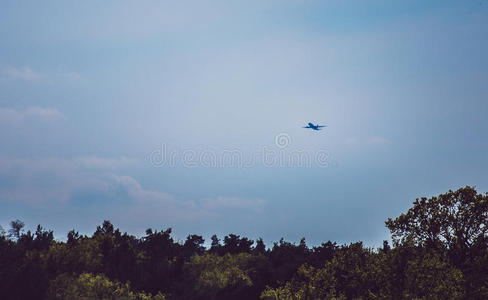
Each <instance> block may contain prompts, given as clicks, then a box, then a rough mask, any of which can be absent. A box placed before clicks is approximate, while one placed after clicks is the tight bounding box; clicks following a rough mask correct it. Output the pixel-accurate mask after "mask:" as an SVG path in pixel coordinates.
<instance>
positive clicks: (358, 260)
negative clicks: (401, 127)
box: [0, 186, 488, 300]
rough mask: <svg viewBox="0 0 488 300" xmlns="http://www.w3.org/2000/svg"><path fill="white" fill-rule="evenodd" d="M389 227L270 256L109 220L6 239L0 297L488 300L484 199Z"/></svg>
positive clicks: (461, 199)
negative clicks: (57, 233)
mask: <svg viewBox="0 0 488 300" xmlns="http://www.w3.org/2000/svg"><path fill="white" fill-rule="evenodd" d="M386 226H387V227H388V228H389V229H390V231H391V233H392V240H393V245H389V243H388V242H386V241H385V242H384V244H383V247H381V248H379V249H371V248H367V247H364V246H363V244H362V243H361V242H358V243H352V244H349V245H337V244H336V243H334V242H330V241H328V242H326V243H323V244H322V245H320V246H316V247H308V246H307V245H306V243H305V240H304V239H302V240H301V241H300V243H299V244H293V243H289V242H286V241H284V240H283V239H281V240H280V241H279V242H276V243H274V244H273V245H269V246H270V247H266V245H265V244H264V243H263V241H262V239H258V240H256V241H252V240H250V239H248V238H246V237H241V236H238V235H234V234H229V235H227V236H225V237H223V239H222V240H220V239H219V238H218V237H217V236H215V235H214V236H213V237H212V241H211V247H210V248H209V249H206V248H205V247H204V239H203V237H202V236H199V235H189V236H188V237H187V238H186V240H185V242H184V243H179V242H175V241H174V239H173V238H172V236H171V229H166V230H161V231H158V230H152V229H148V230H147V231H146V235H145V236H143V237H140V238H137V237H135V236H132V235H129V234H127V233H122V232H120V230H119V229H116V228H115V227H114V226H113V225H112V224H111V223H110V222H109V221H105V222H103V224H102V225H101V226H98V227H97V229H96V231H95V232H94V233H93V235H92V236H83V235H80V234H79V233H78V232H76V231H74V230H73V231H71V232H69V233H68V236H67V241H66V242H60V241H56V240H55V239H54V237H53V232H52V231H49V230H45V229H43V228H42V227H41V226H40V225H39V226H38V227H37V230H36V231H35V232H31V231H27V232H24V224H23V223H22V222H21V221H19V220H16V221H12V222H11V226H10V227H11V228H10V229H9V230H8V232H5V231H3V230H2V232H0V298H1V299H159V300H161V299H202V300H203V299H205V300H212V299H290V300H292V299H293V300H294V299H488V236H487V232H488V194H486V195H482V194H478V193H477V191H476V190H475V189H474V188H472V187H469V186H468V187H465V188H461V189H459V190H457V191H449V192H447V193H446V194H442V195H439V196H438V197H432V198H430V199H427V198H421V199H417V200H416V201H415V202H414V203H413V206H412V208H410V209H409V210H408V211H407V212H406V213H404V214H402V215H400V216H399V217H397V218H395V219H388V220H387V221H386Z"/></svg>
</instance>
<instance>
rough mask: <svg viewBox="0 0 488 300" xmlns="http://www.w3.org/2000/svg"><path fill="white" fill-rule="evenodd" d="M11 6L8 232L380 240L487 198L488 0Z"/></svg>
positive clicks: (2, 30)
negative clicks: (106, 226) (455, 196)
mask: <svg viewBox="0 0 488 300" xmlns="http://www.w3.org/2000/svg"><path fill="white" fill-rule="evenodd" d="M0 8H1V9H0V45H1V46H0V205H1V207H2V209H0V224H1V225H2V226H3V227H4V228H7V227H8V222H9V221H10V220H13V219H17V218H19V219H22V220H24V221H25V222H26V224H27V226H28V227H30V228H32V227H34V226H35V225H36V224H38V223H40V224H42V225H43V226H44V227H47V228H50V229H53V230H55V233H56V234H57V237H58V238H60V239H62V238H63V237H64V236H65V234H66V233H67V231H69V230H70V229H72V228H76V229H78V230H80V231H81V232H82V233H87V234H88V233H91V232H93V231H94V229H95V227H96V226H97V225H99V224H100V223H101V222H102V221H103V220H104V219H110V220H112V221H113V223H114V224H115V225H116V226H118V227H119V228H120V229H121V230H123V231H128V232H130V233H133V234H138V235H140V234H142V233H143V232H144V230H145V229H146V228H148V227H153V228H156V229H162V228H167V227H172V228H173V229H174V232H175V236H176V237H177V238H178V239H184V238H185V237H186V235H187V234H190V233H197V234H203V235H204V236H205V237H206V238H207V239H209V237H210V236H211V235H212V234H214V233H216V234H218V235H219V236H221V237H222V236H223V235H224V234H228V233H236V234H241V235H245V236H247V237H250V238H257V237H259V236H262V237H263V238H264V240H265V242H266V243H267V244H268V245H270V244H271V241H278V240H279V239H280V238H281V237H284V238H285V239H287V240H290V241H298V240H299V239H300V238H301V237H305V238H306V239H307V241H308V242H309V243H310V244H317V243H320V242H322V241H326V240H329V239H330V240H333V241H338V242H341V243H342V242H344V243H345V242H352V241H357V240H363V241H364V242H365V243H366V244H368V245H372V246H375V245H380V244H381V241H382V240H383V239H385V238H388V236H389V234H388V232H387V230H386V229H385V227H384V221H385V220H386V218H388V217H395V216H398V215H399V214H400V213H402V212H404V211H406V209H408V208H409V207H410V205H411V203H412V201H413V200H414V199H415V198H416V197H421V196H433V195H437V194H439V193H442V192H446V191H447V190H449V189H457V188H459V187H461V186H464V185H474V186H476V187H477V188H478V190H479V191H480V192H483V193H485V192H487V191H488V185H487V183H486V182H487V172H486V170H487V167H488V156H487V153H488V152H487V150H488V122H487V121H486V114H487V113H488V58H487V55H486V53H488V39H486V37H487V36H488V3H487V2H486V1H484V0H482V1H428V2H426V1H376V0H371V1H312V0H310V1H298V0H294V1H209V2H205V3H204V2H203V1H198V2H197V1H178V2H174V1H173V2H170V1H143V2H142V1H138V2H135V1H104V2H103V3H102V2H100V1H83V2H74V1H73V2H68V1H43V2H42V3H40V2H37V1H0ZM308 122H314V123H320V124H327V125H328V127H327V128H325V130H323V131H319V132H310V131H307V130H306V129H303V128H301V127H302V126H304V125H305V124H306V123H308ZM277 137H278V138H284V139H285V144H284V147H279V146H283V145H281V144H278V145H277V141H278V140H277ZM162 152H165V154H166V158H165V159H166V160H167V159H168V157H170V156H171V155H172V157H173V158H174V159H173V161H174V164H170V163H169V162H168V161H166V160H165V162H164V163H159V162H161V159H160V158H161V157H158V155H159V154H160V153H162ZM297 153H299V155H302V158H303V157H306V158H307V159H309V160H308V161H307V162H308V163H302V164H297V163H296V161H295V162H294V163H290V157H292V156H294V155H296V154H297ZM229 155H230V156H232V155H236V156H235V157H234V159H236V157H237V159H240V160H241V162H242V161H245V162H246V163H245V164H242V163H241V164H239V163H237V164H230V165H229V164H222V163H221V162H222V161H223V160H225V159H224V158H225V157H227V158H228V157H230V156H229ZM265 155H268V156H271V157H272V158H273V159H274V160H272V161H271V163H270V161H263V156H265ZM158 158H159V160H158ZM268 158H269V157H268ZM155 162H156V163H155Z"/></svg>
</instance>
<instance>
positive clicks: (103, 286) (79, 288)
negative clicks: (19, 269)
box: [46, 273, 166, 300]
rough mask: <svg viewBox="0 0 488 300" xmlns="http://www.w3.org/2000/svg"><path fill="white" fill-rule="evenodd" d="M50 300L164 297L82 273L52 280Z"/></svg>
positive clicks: (64, 275) (101, 276)
mask: <svg viewBox="0 0 488 300" xmlns="http://www.w3.org/2000/svg"><path fill="white" fill-rule="evenodd" d="M46 298H47V299H48V300H57V299H60V300H64V299H72V300H78V299H79V300H82V299H94V300H105V299H107V300H108V299H114V300H115V299H126V300H136V299H137V300H164V299H166V298H165V296H164V295H162V294H161V293H158V294H157V295H155V296H152V295H151V294H144V293H141V292H135V291H133V290H132V289H131V287H130V284H129V283H125V284H123V283H120V282H118V281H111V280H110V279H109V278H107V277H106V276H104V275H94V274H90V273H82V274H80V275H79V276H71V275H68V274H61V275H59V276H57V277H56V278H55V279H54V280H52V281H51V282H50V284H49V289H48V292H47V297H46Z"/></svg>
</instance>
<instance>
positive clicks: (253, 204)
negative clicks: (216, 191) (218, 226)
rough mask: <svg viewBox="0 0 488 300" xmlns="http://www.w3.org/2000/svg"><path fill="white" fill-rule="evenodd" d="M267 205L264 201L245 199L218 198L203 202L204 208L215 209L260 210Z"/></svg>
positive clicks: (203, 200)
mask: <svg viewBox="0 0 488 300" xmlns="http://www.w3.org/2000/svg"><path fill="white" fill-rule="evenodd" d="M264 204H265V201H264V200H263V199H259V198H258V199H245V198H237V197H217V198H206V199H202V200H201V205H202V207H204V208H206V209H214V208H258V207H261V206H262V205H264Z"/></svg>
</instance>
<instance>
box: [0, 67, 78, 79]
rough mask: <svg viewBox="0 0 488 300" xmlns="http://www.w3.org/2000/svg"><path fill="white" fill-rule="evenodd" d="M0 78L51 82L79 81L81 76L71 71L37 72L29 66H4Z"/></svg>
mask: <svg viewBox="0 0 488 300" xmlns="http://www.w3.org/2000/svg"><path fill="white" fill-rule="evenodd" d="M0 80H4V81H5V80H21V81H41V82H44V83H52V82H68V83H69V82H79V81H81V80H83V77H82V76H81V75H80V74H78V73H76V72H72V71H64V70H58V71H55V72H49V73H46V72H39V71H35V70H33V69H31V68H29V67H10V66H9V67H4V68H3V69H2V70H1V71H0Z"/></svg>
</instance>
